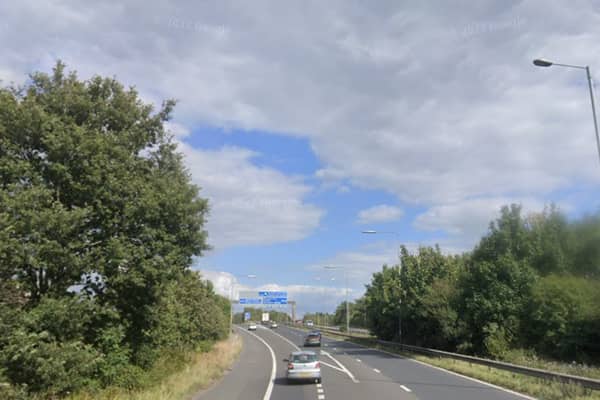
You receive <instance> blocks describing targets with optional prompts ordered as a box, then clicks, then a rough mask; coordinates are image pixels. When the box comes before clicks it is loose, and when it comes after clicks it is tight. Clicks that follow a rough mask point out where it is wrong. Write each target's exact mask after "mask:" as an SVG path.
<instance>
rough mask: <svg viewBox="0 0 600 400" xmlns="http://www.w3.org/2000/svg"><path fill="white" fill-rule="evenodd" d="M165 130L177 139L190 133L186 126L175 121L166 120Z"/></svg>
mask: <svg viewBox="0 0 600 400" xmlns="http://www.w3.org/2000/svg"><path fill="white" fill-rule="evenodd" d="M164 126H165V130H166V131H168V132H171V134H172V135H173V136H174V137H175V138H177V139H183V138H185V137H188V136H189V135H190V130H189V128H188V127H186V126H185V125H182V124H178V123H177V122H173V121H168V122H165V124H164Z"/></svg>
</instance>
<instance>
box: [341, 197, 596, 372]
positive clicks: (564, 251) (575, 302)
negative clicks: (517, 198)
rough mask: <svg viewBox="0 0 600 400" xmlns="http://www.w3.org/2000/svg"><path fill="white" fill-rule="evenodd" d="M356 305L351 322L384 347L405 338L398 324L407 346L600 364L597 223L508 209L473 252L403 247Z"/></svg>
mask: <svg viewBox="0 0 600 400" xmlns="http://www.w3.org/2000/svg"><path fill="white" fill-rule="evenodd" d="M358 304H359V307H354V308H353V309H354V310H353V313H352V315H353V316H352V319H353V321H361V320H366V321H367V323H366V325H367V326H368V327H369V328H370V329H371V330H372V332H373V333H374V334H376V335H377V336H378V337H380V338H383V339H393V340H399V339H400V332H399V328H400V326H399V325H400V320H401V326H402V340H403V342H404V343H407V344H413V345H418V346H425V347H433V348H437V349H442V350H449V351H459V352H463V353H470V354H479V355H486V356H491V357H496V358H504V356H505V355H506V354H507V352H511V351H512V352H514V351H522V352H525V353H531V354H536V355H543V356H547V357H552V358H557V359H562V360H569V361H573V360H576V361H580V362H586V363H598V362H600V214H596V215H591V216H587V217H584V218H581V219H579V220H576V221H569V220H568V219H567V218H566V217H565V215H563V214H562V213H561V212H560V211H559V210H558V209H557V208H556V207H555V206H549V207H546V209H545V210H544V211H543V212H540V213H533V214H529V215H527V216H524V215H522V210H521V207H520V206H519V205H514V204H513V205H510V206H505V207H502V209H501V213H500V216H499V218H498V219H497V220H496V221H494V222H492V223H491V224H490V227H489V231H488V233H487V234H486V235H485V236H484V237H483V238H482V239H481V240H480V242H479V244H478V245H477V246H476V247H475V248H474V249H473V250H472V251H471V252H469V253H465V254H462V255H444V254H442V252H441V250H440V248H439V247H437V246H436V247H421V248H419V249H418V250H417V251H416V252H415V253H414V254H411V253H410V252H409V251H408V250H407V249H406V248H405V247H402V248H401V259H400V265H396V266H383V269H382V270H381V271H380V272H376V273H375V274H373V277H372V280H371V282H370V283H369V284H368V285H367V288H366V293H365V295H364V297H363V298H361V299H360V300H359V301H358ZM341 308H343V305H340V307H338V311H339V310H340V309H341ZM364 312H366V315H364V314H362V315H361V313H364ZM336 314H338V312H336ZM342 321H344V320H343V319H342V320H340V318H338V317H337V315H336V322H335V323H337V324H340V323H341V322H342Z"/></svg>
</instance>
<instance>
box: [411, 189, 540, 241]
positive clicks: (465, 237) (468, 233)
mask: <svg viewBox="0 0 600 400" xmlns="http://www.w3.org/2000/svg"><path fill="white" fill-rule="evenodd" d="M512 203H517V204H521V205H522V206H523V215H525V214H527V213H529V212H539V211H541V210H542V209H543V208H544V203H543V202H541V201H539V200H537V199H534V198H521V199H515V198H506V197H493V198H478V199H469V200H463V201H460V202H455V203H449V204H442V205H436V206H434V207H431V208H430V209H429V210H427V211H426V212H424V213H422V214H420V215H418V216H417V217H416V218H415V221H414V226H415V227H416V228H417V229H421V230H426V231H443V232H445V233H448V234H449V235H451V236H452V237H454V238H453V239H452V240H454V241H455V242H458V243H461V244H462V246H461V247H463V248H465V249H468V248H471V247H472V246H473V245H474V244H476V242H477V241H478V240H479V239H480V238H481V236H482V235H484V234H485V233H486V231H487V228H488V226H489V223H490V222H491V221H493V220H495V219H496V218H497V217H498V216H499V215H500V208H501V207H502V206H504V205H509V204H512Z"/></svg>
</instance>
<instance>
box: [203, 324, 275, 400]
mask: <svg viewBox="0 0 600 400" xmlns="http://www.w3.org/2000/svg"><path fill="white" fill-rule="evenodd" d="M241 331H243V329H238V330H237V334H238V335H240V336H241V338H242V340H243V345H242V351H241V352H240V356H239V358H238V359H237V361H236V362H235V363H234V364H233V365H232V367H231V371H230V372H229V373H227V374H226V375H225V376H224V377H223V379H221V380H220V381H219V382H218V383H216V384H215V385H213V386H212V387H211V388H209V389H207V390H205V391H202V392H200V393H197V394H196V395H195V396H194V397H193V399H194V400H222V399H262V398H263V397H264V395H265V391H266V390H267V386H268V385H269V381H270V380H271V368H272V365H271V364H272V360H271V356H270V353H269V351H267V350H268V349H267V348H266V347H265V345H264V344H263V343H262V342H260V341H259V340H258V339H256V338H255V337H253V336H252V335H249V334H248V333H246V332H241Z"/></svg>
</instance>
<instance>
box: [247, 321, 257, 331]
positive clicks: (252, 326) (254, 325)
mask: <svg viewBox="0 0 600 400" xmlns="http://www.w3.org/2000/svg"><path fill="white" fill-rule="evenodd" d="M248 330H249V331H255V330H256V324H255V323H254V322H250V323H249V324H248Z"/></svg>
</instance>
